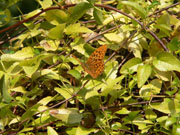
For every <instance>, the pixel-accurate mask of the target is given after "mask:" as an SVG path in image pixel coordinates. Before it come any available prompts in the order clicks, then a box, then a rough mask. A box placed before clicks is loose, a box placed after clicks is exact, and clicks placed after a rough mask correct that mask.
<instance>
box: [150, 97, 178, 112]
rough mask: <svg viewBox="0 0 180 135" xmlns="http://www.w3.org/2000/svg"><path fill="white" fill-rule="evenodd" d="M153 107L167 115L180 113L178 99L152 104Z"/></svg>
mask: <svg viewBox="0 0 180 135" xmlns="http://www.w3.org/2000/svg"><path fill="white" fill-rule="evenodd" d="M151 107H152V108H153V109H155V110H158V111H160V112H162V113H165V114H174V113H179V112H180V103H179V100H177V99H174V100H170V99H164V101H163V102H162V103H152V104H151Z"/></svg>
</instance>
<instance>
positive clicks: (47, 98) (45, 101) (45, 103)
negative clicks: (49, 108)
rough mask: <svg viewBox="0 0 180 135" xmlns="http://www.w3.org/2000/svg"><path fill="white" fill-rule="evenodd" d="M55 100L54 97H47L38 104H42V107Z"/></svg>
mask: <svg viewBox="0 0 180 135" xmlns="http://www.w3.org/2000/svg"><path fill="white" fill-rule="evenodd" d="M52 100H53V97H51V96H47V97H45V98H43V99H41V100H40V101H39V102H38V104H41V105H44V106H45V105H47V104H48V103H49V102H50V101H52Z"/></svg>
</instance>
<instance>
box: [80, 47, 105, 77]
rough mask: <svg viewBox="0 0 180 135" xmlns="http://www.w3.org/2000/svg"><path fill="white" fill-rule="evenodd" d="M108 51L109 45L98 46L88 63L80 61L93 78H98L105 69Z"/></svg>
mask: <svg viewBox="0 0 180 135" xmlns="http://www.w3.org/2000/svg"><path fill="white" fill-rule="evenodd" d="M106 51H107V45H103V46H101V47H99V48H97V49H96V50H95V51H94V52H93V53H92V54H91V55H90V57H89V58H88V60H87V62H86V63H82V62H80V61H79V60H78V61H79V62H80V64H81V65H82V67H83V69H84V70H85V71H86V72H87V73H88V74H90V75H91V76H92V77H93V78H97V77H98V76H99V75H101V74H102V72H103V71H104V56H105V53H106Z"/></svg>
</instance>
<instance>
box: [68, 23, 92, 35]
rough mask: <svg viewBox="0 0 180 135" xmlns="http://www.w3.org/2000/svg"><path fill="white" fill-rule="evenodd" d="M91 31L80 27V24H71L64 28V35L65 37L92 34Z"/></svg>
mask: <svg viewBox="0 0 180 135" xmlns="http://www.w3.org/2000/svg"><path fill="white" fill-rule="evenodd" d="M92 32H93V31H92V30H90V29H88V28H86V27H84V26H80V23H76V24H71V25H69V26H68V27H66V28H65V33H66V34H67V35H70V34H76V33H92Z"/></svg>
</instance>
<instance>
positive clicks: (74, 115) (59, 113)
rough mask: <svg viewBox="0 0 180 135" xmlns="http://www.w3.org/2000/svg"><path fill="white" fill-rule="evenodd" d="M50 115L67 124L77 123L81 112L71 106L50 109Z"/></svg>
mask: <svg viewBox="0 0 180 135" xmlns="http://www.w3.org/2000/svg"><path fill="white" fill-rule="evenodd" d="M50 115H52V116H53V117H55V118H57V119H59V120H62V121H63V122H65V123H67V124H78V123H80V121H81V119H82V114H80V113H79V112H78V110H77V109H73V108H69V109H54V110H50Z"/></svg>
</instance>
